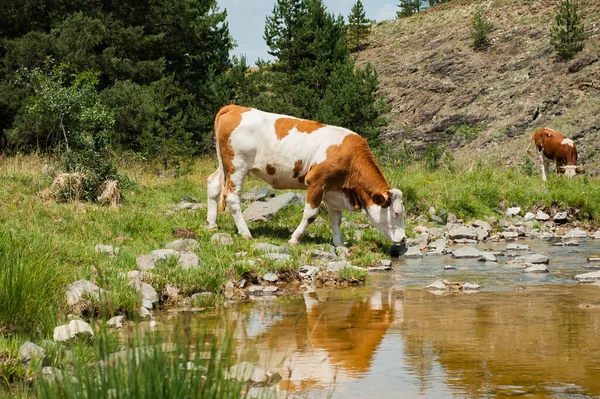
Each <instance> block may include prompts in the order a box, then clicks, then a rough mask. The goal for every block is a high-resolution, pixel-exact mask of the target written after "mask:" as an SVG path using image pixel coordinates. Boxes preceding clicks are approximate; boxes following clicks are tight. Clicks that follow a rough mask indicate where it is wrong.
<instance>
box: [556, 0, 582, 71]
mask: <svg viewBox="0 0 600 399" xmlns="http://www.w3.org/2000/svg"><path fill="white" fill-rule="evenodd" d="M554 19H555V22H556V24H555V25H554V26H553V27H552V34H551V39H550V43H551V44H552V45H553V46H554V48H555V49H556V52H557V53H558V56H559V57H560V58H561V59H562V60H564V61H567V60H570V59H571V58H573V57H574V56H575V54H577V53H578V52H580V51H581V50H583V48H584V46H585V45H584V41H585V39H586V36H585V33H584V27H583V22H581V18H579V15H577V3H575V2H572V1H571V0H562V1H561V2H560V4H559V5H558V11H557V13H556V15H555V16H554Z"/></svg>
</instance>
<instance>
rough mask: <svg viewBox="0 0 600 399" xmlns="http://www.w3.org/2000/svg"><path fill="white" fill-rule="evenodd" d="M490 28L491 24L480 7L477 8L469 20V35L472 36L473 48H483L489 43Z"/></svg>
mask: <svg viewBox="0 0 600 399" xmlns="http://www.w3.org/2000/svg"><path fill="white" fill-rule="evenodd" d="M491 29H492V25H491V24H490V23H489V21H487V20H486V19H485V18H484V16H483V11H482V10H481V9H479V10H477V11H476V12H475V14H474V15H473V21H472V22H471V37H472V38H473V47H474V48H475V50H485V49H486V48H488V47H489V45H490V39H489V37H488V33H490V30H491Z"/></svg>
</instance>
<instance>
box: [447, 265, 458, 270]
mask: <svg viewBox="0 0 600 399" xmlns="http://www.w3.org/2000/svg"><path fill="white" fill-rule="evenodd" d="M444 270H456V267H454V266H451V265H446V266H444Z"/></svg>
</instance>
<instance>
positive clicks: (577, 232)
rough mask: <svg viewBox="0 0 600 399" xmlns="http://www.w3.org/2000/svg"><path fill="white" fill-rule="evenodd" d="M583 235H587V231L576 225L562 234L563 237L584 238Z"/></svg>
mask: <svg viewBox="0 0 600 399" xmlns="http://www.w3.org/2000/svg"><path fill="white" fill-rule="evenodd" d="M585 237H587V232H586V231H585V230H582V229H580V228H579V227H576V228H574V229H572V230H570V231H568V232H567V234H565V235H564V236H563V239H569V238H585Z"/></svg>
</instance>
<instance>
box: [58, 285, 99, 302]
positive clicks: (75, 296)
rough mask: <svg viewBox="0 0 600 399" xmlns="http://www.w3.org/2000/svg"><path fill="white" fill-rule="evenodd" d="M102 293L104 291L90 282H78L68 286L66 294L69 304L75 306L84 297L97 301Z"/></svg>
mask: <svg viewBox="0 0 600 399" xmlns="http://www.w3.org/2000/svg"><path fill="white" fill-rule="evenodd" d="M102 292H104V290H102V289H101V288H100V287H98V286H97V285H96V284H94V283H92V282H91V281H89V280H77V281H75V282H74V283H71V284H69V285H68V286H67V290H66V292H65V293H66V294H67V304H68V305H69V306H73V305H76V304H78V303H79V301H81V299H83V298H84V297H88V298H94V299H97V298H98V297H99V294H100V293H102Z"/></svg>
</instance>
